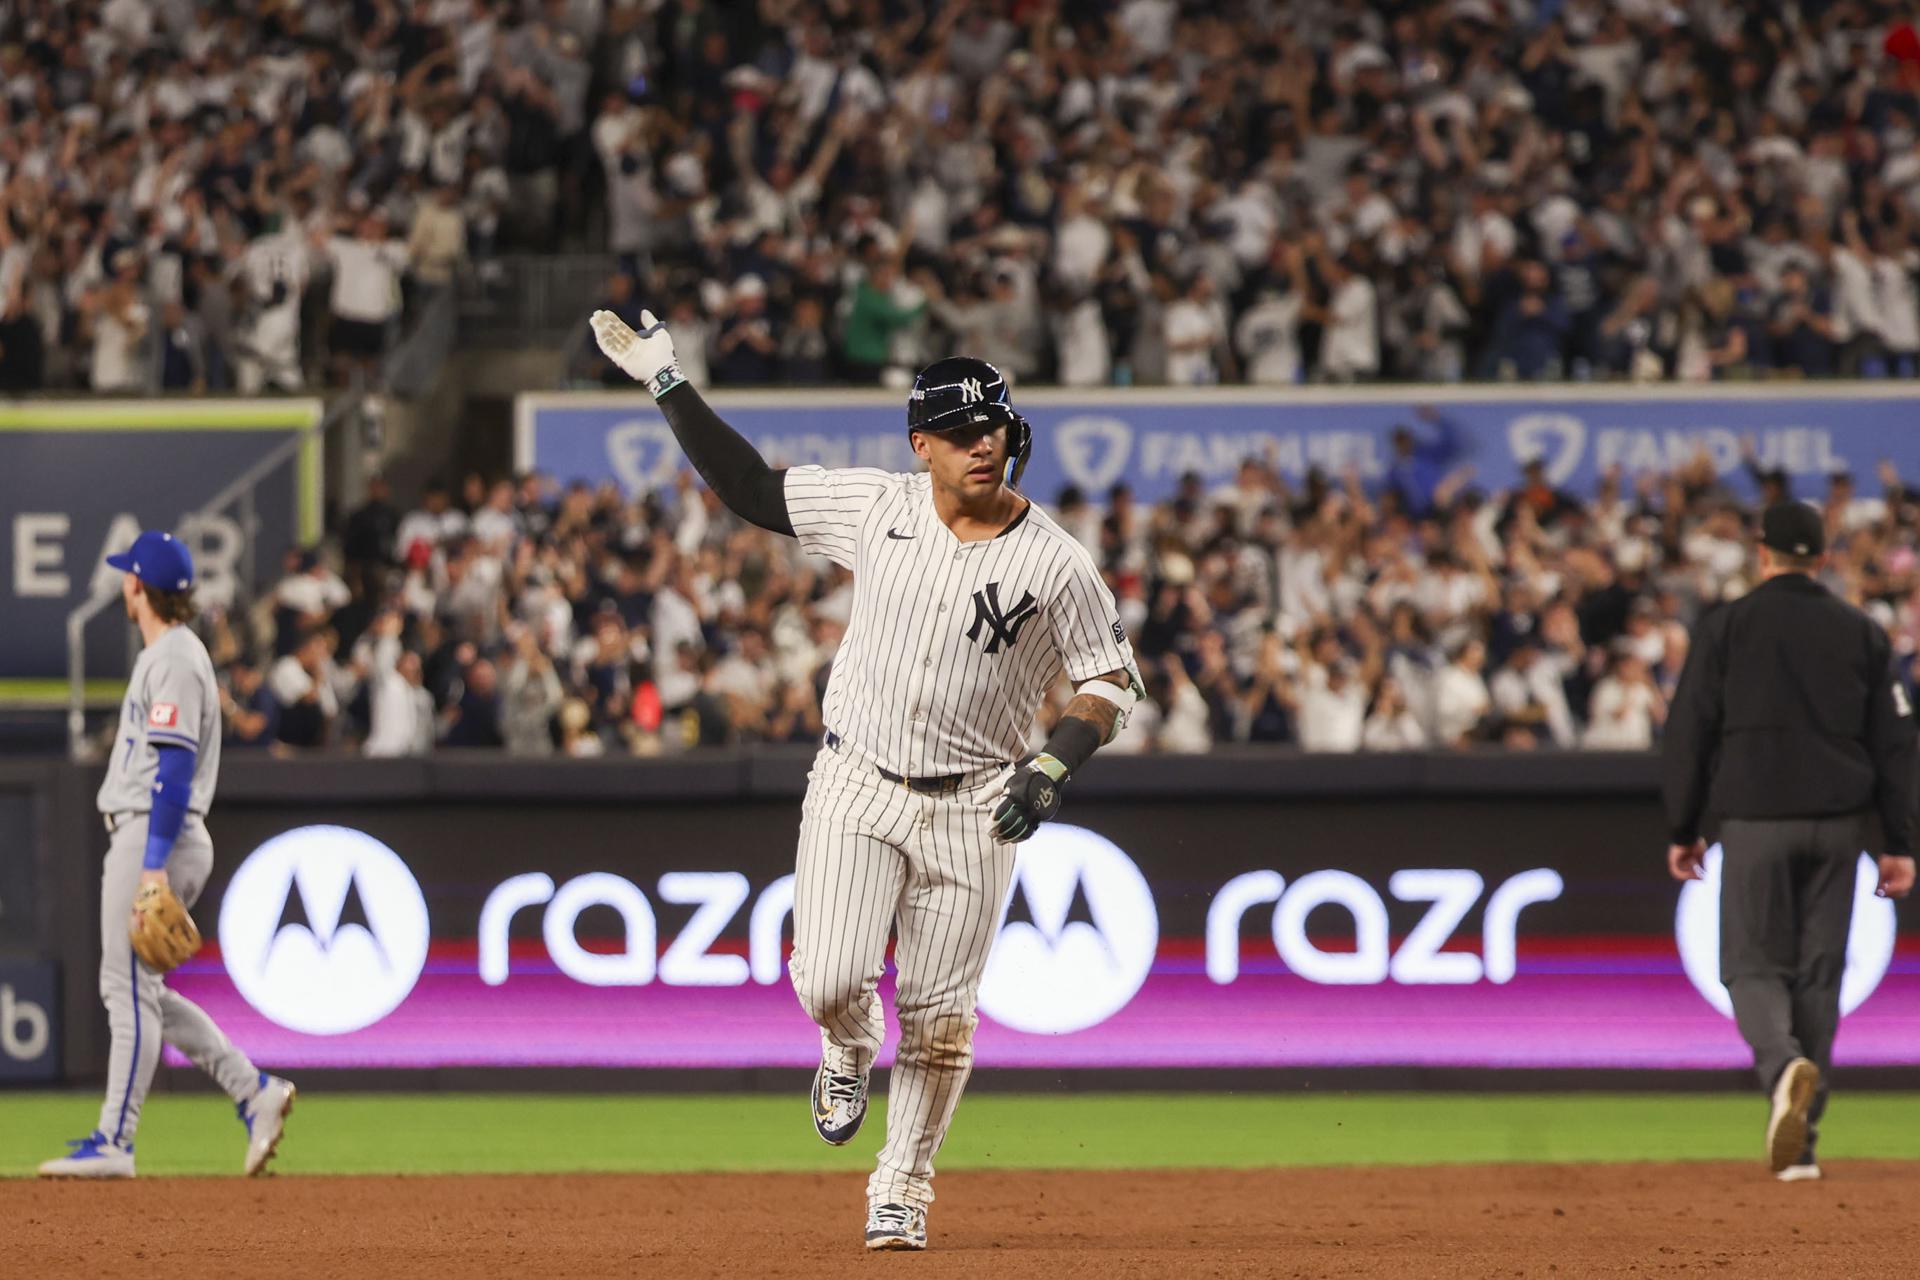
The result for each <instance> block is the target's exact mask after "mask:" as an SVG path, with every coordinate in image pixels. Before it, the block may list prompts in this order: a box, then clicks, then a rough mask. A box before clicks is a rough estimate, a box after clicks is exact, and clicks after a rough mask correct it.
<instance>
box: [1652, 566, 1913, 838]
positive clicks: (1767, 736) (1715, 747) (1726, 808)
mask: <svg viewBox="0 0 1920 1280" xmlns="http://www.w3.org/2000/svg"><path fill="white" fill-rule="evenodd" d="M1914 743H1915V734H1914V722H1913V709H1912V707H1911V706H1910V705H1909V703H1908V699H1907V690H1906V686H1905V685H1904V684H1902V683H1901V681H1900V678H1899V676H1898V675H1897V674H1896V673H1895V672H1894V670H1893V663H1892V646H1891V644H1890V643H1889V642H1888V640H1887V634H1886V632H1884V631H1882V630H1881V629H1880V627H1879V626H1878V625H1877V624H1876V623H1874V622H1873V621H1872V620H1871V619H1869V618H1868V617H1867V616H1866V615H1865V614H1863V613H1861V612H1860V611H1859V610H1858V609H1855V608H1853V607H1852V606H1851V605H1848V604H1847V603H1845V602H1844V601H1842V600H1840V599H1838V598H1836V597H1835V596H1833V595H1832V594H1831V593H1829V592H1828V591H1827V589H1826V588H1825V587H1822V586H1821V585H1820V584H1819V583H1817V582H1815V581H1813V580H1812V579H1811V578H1809V577H1807V576H1806V575H1804V574H1798V573H1790V574H1782V575H1781V576H1779V577H1776V578H1772V579H1770V580H1768V581H1767V582H1765V583H1763V584H1762V585H1761V586H1760V587H1758V588H1757V589H1755V590H1754V591H1752V592H1751V593H1749V594H1748V595H1746V596H1745V597H1743V598H1741V599H1739V600H1737V601H1735V602H1734V603H1732V604H1729V605H1726V606H1723V607H1722V608H1719V609H1716V610H1714V611H1713V612H1711V613H1709V614H1707V615H1706V616H1705V617H1704V618H1702V619H1701V621H1700V624H1699V626H1697V627H1696V628H1695V629H1694V633H1693V648H1692V651H1691V652H1690V653H1689V654H1688V656H1687V665H1686V669H1685V670H1684V671H1683V672H1681V675H1680V687H1679V689H1678V690H1677V691H1675V693H1674V696H1673V709H1672V712H1671V713H1670V714H1669V716H1668V717H1667V729H1666V802H1667V825H1668V828H1669V831H1670V834H1671V836H1672V839H1673V841H1674V843H1676V844H1688V843H1691V842H1692V841H1693V839H1694V837H1695V836H1697V835H1699V834H1700V825H1701V822H1702V819H1703V818H1704V816H1705V815H1706V814H1708V813H1712V814H1713V815H1714V816H1716V817H1719V818H1813V817H1825V816H1832V815H1837V814H1845V813H1858V812H1861V811H1863V810H1868V809H1871V810H1873V811H1874V812H1876V813H1878V814H1879V816H1880V822H1881V825H1882V827H1883V829H1884V832H1885V836H1886V844H1885V846H1884V848H1883V850H1882V852H1885V853H1888V854H1893V855H1903V856H1904V855H1911V854H1912V852H1913V807H1914V760H1915V746H1914Z"/></svg>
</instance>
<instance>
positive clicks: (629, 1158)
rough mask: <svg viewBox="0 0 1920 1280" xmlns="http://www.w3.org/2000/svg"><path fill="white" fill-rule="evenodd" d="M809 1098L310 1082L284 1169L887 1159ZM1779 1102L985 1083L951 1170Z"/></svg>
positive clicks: (1279, 1153) (1582, 1134) (144, 1139)
mask: <svg viewBox="0 0 1920 1280" xmlns="http://www.w3.org/2000/svg"><path fill="white" fill-rule="evenodd" d="M98 1105H99V1103H98V1100H97V1098H96V1097H95V1096H93V1095H80V1094H73V1093H18V1094H0V1176H18V1175H24V1174H29V1173H31V1172H32V1171H33V1167H34V1166H35V1165H36V1164H37V1163H38V1162H39V1161H41V1160H43V1159H45V1158H47V1157H48V1156H50V1155H57V1154H59V1153H60V1152H61V1151H62V1150H64V1148H63V1147H62V1146H61V1141H62V1140H63V1139H65V1138H69V1137H73V1136H76V1135H78V1134H81V1133H84V1132H86V1130H87V1129H88V1128H90V1127H91V1125H92V1123H93V1120H94V1118H95V1114H96V1108H97V1107H98ZM805 1106H806V1103H805V1100H804V1099H803V1098H798V1097H792V1098H790V1097H784V1096H768V1095H743V1096H716V1095H700V1096H683V1097H675V1096H659V1095H644V1096H635V1095H615V1096H585V1095H544V1094H513V1095H499V1096H494V1095H481V1094H422V1095H393V1094H336V1095H329V1094H327V1093H326V1092H324V1091H323V1090H318V1089H312V1090H309V1091H308V1092H307V1093H303V1094H302V1095H301V1098H300V1102H299V1105H298V1107H297V1109H296V1111H295V1113H294V1116H293V1119H292V1122H291V1124H290V1126H289V1128H288V1137H287V1141H286V1145H285V1146H284V1147H283V1148H282V1149H281V1155H280V1160H279V1162H278V1163H277V1164H276V1166H275V1167H276V1169H278V1170H279V1171H280V1172H283V1173H557V1172H563V1171H618V1172H639V1173H671V1172H688V1171H696V1170H846V1171H853V1170H858V1169H863V1168H866V1167H868V1166H869V1165H870V1164H871V1163H872V1160H873V1156H874V1153H875V1151H876V1150H877V1149H878V1147H879V1144H880V1140H881V1135H882V1133H883V1132H884V1130H883V1121H884V1117H883V1115H881V1114H875V1115H873V1116H872V1117H870V1118H869V1120H868V1124H867V1127H866V1129H865V1130H864V1131H863V1132H862V1133H861V1135H860V1136H859V1138H857V1139H856V1140H855V1141H854V1143H853V1144H852V1145H851V1146H848V1147H845V1148H841V1149H838V1150H836V1149H834V1148H831V1147H827V1146H824V1145H822V1143H821V1142H820V1141H819V1139H817V1138H816V1137H814V1135H813V1132H812V1130H811V1127H810V1126H809V1125H808V1123H807V1118H806V1115H805V1111H804V1109H805ZM1763 1120H1764V1108H1763V1104H1762V1103H1761V1101H1760V1100H1759V1099H1758V1098H1757V1097H1745V1096H1724V1095H1714V1094H1623V1095H1608V1094H1527V1095H1499V1094H1351V1095H1342V1094H1332V1093H1329V1094H1239V1095H1235V1094H1178V1095H1131V1094H1067V1095H1048V1096H1036V1095H1009V1094H980V1095H977V1096H975V1097H972V1098H969V1099H968V1100H967V1101H966V1102H965V1104H963V1105H962V1107H961V1108H960V1115H959V1120H958V1122H957V1123H956V1124H955V1126H954V1130H953V1133H952V1135H951V1137H950V1138H949V1139H948V1141H947V1145H946V1147H945V1149H944V1150H943V1151H942V1153H941V1157H940V1167H941V1168H943V1169H979V1168H1056V1169H1083V1168H1154V1167H1188V1168H1255V1167H1263V1166H1287V1165H1292V1166H1301V1165H1368V1164H1445V1163H1453V1162H1486V1161H1609V1160H1705V1159H1736V1160H1737V1159H1757V1158H1758V1157H1759V1154H1760V1128H1761V1125H1762V1122H1763ZM242 1145H243V1137H242V1132H241V1129H240V1126H239V1124H238V1122H236V1121H235V1119H234V1116H233V1109H232V1107H231V1106H230V1105H228V1104H227V1103H225V1102H224V1101H223V1100H221V1099H219V1098H214V1097H209V1096H206V1095H202V1094H192V1095H171V1096H160V1097H156V1098H153V1099H151V1100H150V1101H149V1103H148V1105H147V1111H146V1116H145V1118H144V1119H143V1121H142V1125H141V1130H140V1139H139V1152H140V1171H141V1173H142V1175H143V1176H144V1175H152V1174H226V1173H232V1172H234V1171H236V1170H237V1169H238V1167H239V1163H240V1157H241V1152H242ZM1820 1150H1821V1154H1822V1155H1823V1156H1829V1157H1838V1158H1845V1157H1849V1156H1851V1157H1856V1158H1858V1157H1876V1158H1886V1159H1920V1094H1848V1095H1846V1096H1845V1097H1844V1098H1843V1099H1842V1100H1841V1103H1840V1105H1839V1106H1837V1107H1836V1108H1835V1113H1834V1115H1833V1116H1832V1118H1831V1119H1830V1121H1829V1123H1828V1125H1827V1127H1826V1130H1825V1132H1824V1134H1823V1136H1822V1141H1821V1148H1820Z"/></svg>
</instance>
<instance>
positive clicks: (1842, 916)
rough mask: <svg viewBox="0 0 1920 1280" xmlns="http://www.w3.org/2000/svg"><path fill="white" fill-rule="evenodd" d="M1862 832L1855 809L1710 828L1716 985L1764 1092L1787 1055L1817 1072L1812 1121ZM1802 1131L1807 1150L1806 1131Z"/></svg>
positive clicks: (1836, 1000) (1834, 1012)
mask: <svg viewBox="0 0 1920 1280" xmlns="http://www.w3.org/2000/svg"><path fill="white" fill-rule="evenodd" d="M1866 836H1867V830H1866V819H1865V818H1863V817H1861V816H1859V815H1847V816H1844V817H1837V818H1784V819H1783V818H1774V819H1765V820H1759V819H1754V820H1739V819H1729V820H1728V821H1726V822H1725V823H1723V824H1722V825H1721V828H1720V844H1721V849H1722V851H1723V857H1722V859H1721V863H1720V981H1721V982H1723V983H1725V984H1726V988H1727V992H1728V994H1729V995H1731V996H1732V997H1733V1016H1734V1020H1735V1022H1737V1023H1738V1024H1739V1027H1740V1034H1741V1036H1743V1037H1744V1038H1745V1039H1746V1042H1747V1043H1748V1044H1749V1045H1751V1046H1752V1047H1753V1069H1754V1072H1755V1074H1757V1075H1758V1076H1759V1077H1760V1085H1761V1087H1762V1088H1763V1089H1766V1090H1767V1091H1769V1092H1771V1091H1772V1089H1773V1086H1774V1083H1775V1082H1776V1081H1777V1080H1779V1078H1780V1073H1781V1072H1782V1071H1784V1070H1786V1066H1787V1063H1789V1062H1791V1061H1792V1060H1793V1059H1795V1058H1811V1059H1812V1060H1813V1062H1814V1064H1815V1065H1816V1066H1818V1067H1819V1068H1820V1091H1819V1092H1818V1093H1817V1094H1816V1095H1815V1097H1814V1102H1813V1111H1812V1119H1813V1121H1814V1122H1815V1123H1816V1124H1817V1122H1818V1121H1819V1119H1820V1116H1821V1113H1822V1112H1824V1111H1825V1110H1826V1108H1827V1077H1828V1075H1829V1074H1830V1073H1831V1072H1832V1070H1833V1037H1834V1035H1835V1033H1836V1032H1837V1031H1838V1030H1839V1029H1840V976H1841V974H1842V973H1843V972H1844V971H1845V970H1846V967H1847V933H1848V931H1849V930H1850V929H1851V928H1852V925H1853V880H1854V874H1855V870H1854V869H1855V867H1856V866H1857V865H1858V863H1859V861H1860V851H1861V849H1862V848H1864V847H1865V840H1866ZM1807 1135H1808V1136H1807V1146H1808V1148H1809V1149H1811V1148H1812V1146H1813V1142H1814V1129H1813V1128H1809V1129H1808V1131H1807Z"/></svg>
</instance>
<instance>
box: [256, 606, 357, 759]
mask: <svg viewBox="0 0 1920 1280" xmlns="http://www.w3.org/2000/svg"><path fill="white" fill-rule="evenodd" d="M334 684H335V682H334V673H333V635H332V633H331V632H329V631H326V630H315V631H312V632H310V633H308V634H307V635H306V637H305V638H304V639H302V640H301V641H300V643H299V644H298V646H297V647H295V648H294V649H293V650H292V651H291V652H289V653H288V654H286V655H285V656H284V657H282V658H280V659H279V660H278V661H276V662H275V663H274V664H273V667H272V669H271V670H270V671H269V672H268V673H267V689H268V691H269V692H270V693H271V694H272V696H273V700H274V703H275V705H276V706H277V707H278V708H279V716H278V724H277V726H276V729H277V737H276V739H275V740H276V741H277V742H279V743H281V744H282V745H284V746H288V747H297V748H302V749H307V750H311V749H314V748H318V747H324V746H327V745H328V744H329V743H330V742H331V741H332V738H333V730H334V722H335V721H336V720H337V719H338V718H339V715H340V703H339V699H338V697H337V695H336V694H335V691H334Z"/></svg>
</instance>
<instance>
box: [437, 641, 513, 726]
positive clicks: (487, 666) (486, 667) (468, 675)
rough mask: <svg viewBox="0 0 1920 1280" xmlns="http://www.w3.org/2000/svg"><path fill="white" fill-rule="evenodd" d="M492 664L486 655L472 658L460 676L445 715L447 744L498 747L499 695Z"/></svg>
mask: <svg viewBox="0 0 1920 1280" xmlns="http://www.w3.org/2000/svg"><path fill="white" fill-rule="evenodd" d="M499 692H500V691H499V688H498V678H497V676H496V675H495V672H494V666H493V663H492V662H491V661H489V660H488V659H486V658H476V659H474V660H473V661H472V662H471V663H469V664H468V665H467V669H466V671H465V672H464V673H463V674H462V676H461V689H460V693H459V696H458V697H457V698H455V699H454V702H453V706H452V707H451V709H450V714H449V716H448V720H449V723H448V725H447V730H446V735H445V736H444V737H443V738H442V739H441V742H442V744H443V745H445V746H448V747H502V746H505V745H506V739H505V738H504V737H503V736H502V735H501V732H500V697H499Z"/></svg>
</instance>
